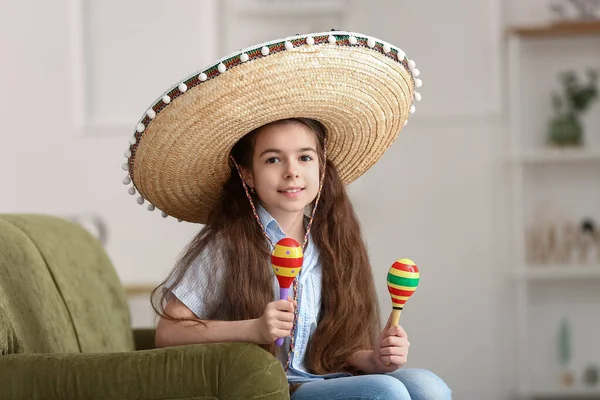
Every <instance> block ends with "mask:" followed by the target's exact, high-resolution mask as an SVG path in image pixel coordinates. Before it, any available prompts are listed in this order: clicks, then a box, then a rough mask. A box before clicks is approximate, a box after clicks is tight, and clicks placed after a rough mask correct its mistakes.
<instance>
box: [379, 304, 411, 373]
mask: <svg viewBox="0 0 600 400" xmlns="http://www.w3.org/2000/svg"><path fill="white" fill-rule="evenodd" d="M390 321H391V316H390V318H389V319H388V322H387V324H386V326H385V328H384V329H383V331H382V332H381V333H380V334H379V337H378V339H377V341H376V342H375V346H373V355H372V357H373V360H372V361H373V363H374V366H375V370H376V371H377V372H380V373H387V372H393V371H395V370H397V369H398V368H401V367H402V366H404V364H406V361H407V357H408V348H409V347H410V343H409V341H408V335H407V334H406V331H405V330H404V328H402V327H401V326H400V325H397V326H392V327H390ZM386 364H389V365H386Z"/></svg>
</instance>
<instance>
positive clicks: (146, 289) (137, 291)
mask: <svg viewBox="0 0 600 400" xmlns="http://www.w3.org/2000/svg"><path fill="white" fill-rule="evenodd" d="M155 287H156V285H151V284H140V285H127V284H125V285H123V288H124V289H125V294H126V295H127V297H132V296H140V295H146V294H147V295H149V294H150V293H152V291H153V290H154V288H155Z"/></svg>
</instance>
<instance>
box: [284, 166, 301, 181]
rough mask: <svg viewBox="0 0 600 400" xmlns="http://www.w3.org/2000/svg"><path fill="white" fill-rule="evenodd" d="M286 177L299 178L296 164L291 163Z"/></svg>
mask: <svg viewBox="0 0 600 400" xmlns="http://www.w3.org/2000/svg"><path fill="white" fill-rule="evenodd" d="M285 177H286V178H287V179H290V178H297V177H298V166H297V165H296V164H294V163H289V164H288V168H287V171H286V172H285Z"/></svg>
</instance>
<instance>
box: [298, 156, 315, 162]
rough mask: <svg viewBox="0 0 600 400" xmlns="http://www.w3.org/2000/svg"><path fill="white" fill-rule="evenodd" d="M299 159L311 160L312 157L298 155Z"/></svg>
mask: <svg viewBox="0 0 600 400" xmlns="http://www.w3.org/2000/svg"><path fill="white" fill-rule="evenodd" d="M300 160H301V161H312V157H311V156H302V157H300Z"/></svg>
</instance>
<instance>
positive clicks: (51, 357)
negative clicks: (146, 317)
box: [0, 214, 289, 400]
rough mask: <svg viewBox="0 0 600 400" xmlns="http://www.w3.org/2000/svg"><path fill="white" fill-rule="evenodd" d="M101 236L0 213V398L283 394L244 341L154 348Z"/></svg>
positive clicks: (267, 358)
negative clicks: (136, 325) (137, 323)
mask: <svg viewBox="0 0 600 400" xmlns="http://www.w3.org/2000/svg"><path fill="white" fill-rule="evenodd" d="M153 347H154V331H153V330H150V329H145V330H134V329H132V328H131V325H130V315H129V308H128V304H127V300H126V297H125V293H124V289H123V287H122V286H121V284H120V282H119V279H118V277H117V274H116V272H115V270H114V268H113V266H112V264H111V262H110V260H109V259H108V257H107V255H106V253H105V252H104V250H103V248H102V246H101V245H100V244H99V242H98V241H97V240H96V239H95V238H94V237H93V236H92V235H91V234H90V233H88V232H87V231H86V230H85V229H83V228H82V227H80V226H78V225H76V224H75V223H72V222H68V221H66V220H63V219H60V218H56V217H51V216H44V215H29V214H28V215H16V214H13V215H0V399H11V400H20V399H27V400H31V399H103V400H106V399H154V400H159V399H255V398H261V399H264V400H268V399H288V398H289V391H288V385H287V380H286V377H285V373H284V370H283V368H282V366H281V364H280V363H279V362H278V361H277V360H276V359H275V357H273V356H272V355H271V354H269V353H268V352H266V351H264V350H263V349H261V348H260V347H258V346H255V345H252V344H248V343H218V344H198V345H187V346H178V347H171V348H164V349H154V348H153Z"/></svg>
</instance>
